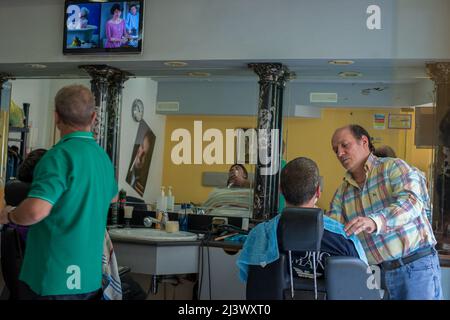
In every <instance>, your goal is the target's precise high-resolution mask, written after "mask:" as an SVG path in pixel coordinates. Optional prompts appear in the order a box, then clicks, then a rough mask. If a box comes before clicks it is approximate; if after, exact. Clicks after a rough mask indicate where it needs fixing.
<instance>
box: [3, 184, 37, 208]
mask: <svg viewBox="0 0 450 320" xmlns="http://www.w3.org/2000/svg"><path fill="white" fill-rule="evenodd" d="M30 186H31V184H30V183H28V182H22V181H20V180H9V181H8V182H7V183H6V185H5V202H6V204H7V205H8V206H13V207H17V206H18V205H19V204H20V203H21V202H22V201H23V200H25V199H26V197H27V195H28V191H30Z"/></svg>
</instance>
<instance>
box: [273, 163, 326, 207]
mask: <svg viewBox="0 0 450 320" xmlns="http://www.w3.org/2000/svg"><path fill="white" fill-rule="evenodd" d="M280 179H281V183H280V188H281V192H282V193H283V196H284V198H285V199H286V206H287V207H314V205H315V204H316V202H317V200H318V199H319V197H320V177H319V168H318V167H317V165H316V163H315V162H314V161H312V160H311V159H308V158H304V157H299V158H296V159H294V160H291V161H289V162H288V163H287V164H286V166H285V167H284V168H283V170H282V171H281V178H280Z"/></svg>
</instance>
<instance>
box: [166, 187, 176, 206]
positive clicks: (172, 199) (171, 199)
mask: <svg viewBox="0 0 450 320" xmlns="http://www.w3.org/2000/svg"><path fill="white" fill-rule="evenodd" d="M174 209H175V196H174V195H173V191H172V186H169V191H168V192H167V211H169V212H173V211H174Z"/></svg>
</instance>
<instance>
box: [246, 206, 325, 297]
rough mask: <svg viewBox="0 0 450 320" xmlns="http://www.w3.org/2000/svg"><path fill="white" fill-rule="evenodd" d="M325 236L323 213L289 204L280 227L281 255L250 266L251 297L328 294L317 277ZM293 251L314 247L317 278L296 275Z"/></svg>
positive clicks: (278, 233) (278, 232)
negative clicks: (293, 270)
mask: <svg viewBox="0 0 450 320" xmlns="http://www.w3.org/2000/svg"><path fill="white" fill-rule="evenodd" d="M322 236H323V213H322V210H320V209H315V208H286V209H285V210H284V211H283V214H282V215H281V217H280V221H279V224H278V229H277V238H278V248H279V250H280V258H279V259H278V260H277V261H274V262H272V263H270V264H268V265H267V266H265V267H261V266H256V265H251V266H249V270H248V279H247V288H246V290H247V292H246V293H247V299H248V300H283V299H298V298H305V299H310V298H311V294H312V293H313V294H314V298H315V299H317V298H318V295H319V294H318V293H319V291H320V292H321V293H322V296H324V291H325V289H324V284H323V283H322V282H323V281H322V282H320V283H318V281H317V277H316V272H315V271H316V270H315V269H316V268H315V266H316V262H315V260H316V258H317V257H318V253H319V250H320V243H321V241H322ZM292 251H311V252H312V254H313V260H314V268H313V271H314V277H313V279H294V276H293V273H292Z"/></svg>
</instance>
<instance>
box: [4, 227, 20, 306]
mask: <svg viewBox="0 0 450 320" xmlns="http://www.w3.org/2000/svg"><path fill="white" fill-rule="evenodd" d="M1 239H2V241H1V255H2V259H1V263H2V274H3V280H4V281H5V285H6V288H8V291H9V299H10V300H16V299H17V298H18V296H19V291H20V288H21V287H22V286H23V284H22V283H21V282H20V281H19V273H20V267H21V265H22V261H23V255H24V249H25V244H24V241H23V240H22V239H21V237H20V235H19V233H18V232H17V230H16V229H13V228H11V227H9V226H6V225H5V226H3V229H2V231H1Z"/></svg>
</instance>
